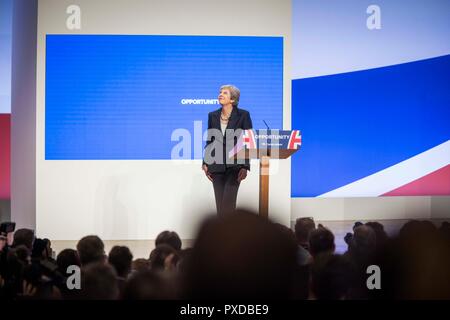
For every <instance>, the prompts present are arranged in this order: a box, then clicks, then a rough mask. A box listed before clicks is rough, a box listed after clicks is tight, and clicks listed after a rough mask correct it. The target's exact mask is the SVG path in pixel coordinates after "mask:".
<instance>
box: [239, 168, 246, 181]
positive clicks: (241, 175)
mask: <svg viewBox="0 0 450 320" xmlns="http://www.w3.org/2000/svg"><path fill="white" fill-rule="evenodd" d="M245 178H247V169H245V168H241V170H239V173H238V178H237V181H238V182H241V181H242V180H244V179H245Z"/></svg>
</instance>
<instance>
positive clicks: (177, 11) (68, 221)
mask: <svg viewBox="0 0 450 320" xmlns="http://www.w3.org/2000/svg"><path fill="white" fill-rule="evenodd" d="M73 3H74V1H61V0H40V1H39V10H38V11H39V13H38V45H37V50H38V51H37V96H36V97H37V117H36V129H37V131H36V132H37V133H36V147H37V149H36V157H37V159H36V168H37V176H36V191H37V192H36V197H37V203H36V206H37V216H36V225H37V226H36V228H37V232H38V235H40V236H46V237H49V238H51V239H54V240H62V239H64V240H70V239H79V238H80V237H82V236H84V235H86V234H98V235H100V236H101V237H102V238H103V239H105V240H107V239H111V240H113V239H124V240H125V239H154V238H155V237H156V235H157V234H158V233H159V232H160V231H162V230H164V229H172V230H175V231H177V232H178V233H179V234H180V236H181V238H183V239H191V238H194V236H195V232H196V228H197V226H198V224H199V222H200V221H201V220H202V219H203V218H204V217H205V215H206V214H207V212H213V211H214V210H215V204H214V194H213V188H212V185H211V183H210V182H209V181H208V180H207V179H206V177H205V176H204V175H203V173H202V171H201V170H200V167H201V162H200V161H181V162H173V161H164V160H158V161H155V160H152V161H119V160H117V161H116V160H114V161H46V160H45V152H44V151H45V149H44V148H45V146H44V141H45V137H44V133H45V35H46V34H72V33H82V34H160V35H161V34H166V35H175V34H182V35H246V36H252V35H254V36H283V37H284V101H283V110H284V118H283V124H284V128H285V129H288V128H289V126H290V122H291V119H290V105H291V100H290V93H291V81H290V73H289V70H290V59H291V57H290V52H291V48H290V32H291V20H290V17H291V13H290V10H291V2H290V0H251V1H238V0H229V1H226V2H224V1H218V0H191V1H185V0H164V1H147V0H120V1H119V0H115V1H111V0H108V1H92V0H78V1H76V4H77V5H79V6H80V7H81V17H82V22H81V27H82V29H81V30H80V31H76V32H74V31H70V30H67V29H66V24H65V20H66V17H67V14H66V8H67V6H68V5H70V4H73ZM168 143H170V141H168ZM277 164H278V163H277V162H274V163H273V167H274V168H276V167H277ZM270 185H271V197H270V199H269V203H270V204H269V205H270V210H271V211H272V212H271V215H272V217H273V218H274V219H275V220H277V221H279V222H281V223H284V224H285V225H289V223H290V161H289V160H286V161H283V162H281V165H280V166H279V170H277V173H276V174H273V175H272V176H271V177H270ZM238 206H245V207H250V208H252V209H254V210H257V209H258V163H257V162H254V163H253V167H252V170H251V172H250V174H249V176H248V178H247V180H246V181H244V182H243V183H242V184H241V189H240V192H239V196H238ZM274 208H277V210H276V211H277V212H276V213H275V210H274Z"/></svg>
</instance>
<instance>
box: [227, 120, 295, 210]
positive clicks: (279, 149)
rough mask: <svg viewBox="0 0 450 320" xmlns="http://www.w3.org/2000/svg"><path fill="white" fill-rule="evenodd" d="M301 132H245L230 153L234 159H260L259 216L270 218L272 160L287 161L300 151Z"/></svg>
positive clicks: (229, 155) (230, 156)
mask: <svg viewBox="0 0 450 320" xmlns="http://www.w3.org/2000/svg"><path fill="white" fill-rule="evenodd" d="M301 143H302V137H301V134H300V131H299V130H253V129H250V130H243V134H242V135H241V137H240V139H239V140H238V143H237V144H236V146H235V147H234V148H233V149H232V150H231V151H230V152H229V154H228V157H229V158H233V159H237V160H239V159H259V160H260V162H259V215H260V216H262V217H265V218H268V217H269V170H270V159H287V158H289V157H290V156H291V155H292V154H294V153H295V152H297V151H298V150H299V149H300V146H301Z"/></svg>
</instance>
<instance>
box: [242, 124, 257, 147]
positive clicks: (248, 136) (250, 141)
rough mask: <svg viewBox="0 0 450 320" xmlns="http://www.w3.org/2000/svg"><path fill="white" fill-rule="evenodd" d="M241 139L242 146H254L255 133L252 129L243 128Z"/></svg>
mask: <svg viewBox="0 0 450 320" xmlns="http://www.w3.org/2000/svg"><path fill="white" fill-rule="evenodd" d="M242 141H243V143H244V147H246V148H247V149H255V148H256V141H255V134H254V132H253V130H251V129H250V130H244V134H243V137H242Z"/></svg>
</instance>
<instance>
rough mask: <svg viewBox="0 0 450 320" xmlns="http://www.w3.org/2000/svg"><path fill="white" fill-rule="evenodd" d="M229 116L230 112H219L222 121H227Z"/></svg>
mask: <svg viewBox="0 0 450 320" xmlns="http://www.w3.org/2000/svg"><path fill="white" fill-rule="evenodd" d="M230 117H231V112H230V113H229V114H228V115H224V113H223V111H222V112H221V113H220V120H222V121H223V122H228V120H230Z"/></svg>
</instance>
